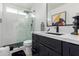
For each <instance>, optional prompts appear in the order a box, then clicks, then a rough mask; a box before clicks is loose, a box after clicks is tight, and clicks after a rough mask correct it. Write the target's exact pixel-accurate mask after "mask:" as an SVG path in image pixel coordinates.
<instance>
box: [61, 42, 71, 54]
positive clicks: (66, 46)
mask: <svg viewBox="0 0 79 59" xmlns="http://www.w3.org/2000/svg"><path fill="white" fill-rule="evenodd" d="M69 45H70V44H69V43H67V42H63V46H62V48H63V56H69V54H70V53H69V51H70V47H69Z"/></svg>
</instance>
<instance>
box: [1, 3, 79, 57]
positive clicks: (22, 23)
mask: <svg viewBox="0 0 79 59" xmlns="http://www.w3.org/2000/svg"><path fill="white" fill-rule="evenodd" d="M71 6H72V7H71ZM78 6H79V3H0V56H72V55H73V56H74V55H75V56H79V52H78V49H79V40H78V39H79V38H78V37H79V36H78V33H79V32H78V29H79V28H78V24H77V25H75V24H74V22H75V21H76V20H77V19H78V18H77V19H75V18H76V17H78V16H79V7H78ZM56 16H60V17H61V18H62V19H63V20H62V21H63V22H62V23H59V24H57V23H56V24H55V22H57V21H58V20H59V18H60V17H58V18H56V20H54V19H55V17H56ZM54 21H55V22H54ZM77 22H78V21H77ZM73 27H76V29H74V28H73ZM76 47H77V48H76ZM70 48H71V49H70ZM72 48H73V49H72ZM45 49H46V50H45ZM65 49H67V50H65ZM65 51H66V52H65ZM74 51H75V52H74ZM72 52H74V53H72Z"/></svg>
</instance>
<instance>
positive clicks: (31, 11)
mask: <svg viewBox="0 0 79 59" xmlns="http://www.w3.org/2000/svg"><path fill="white" fill-rule="evenodd" d="M24 12H25V13H33V12H35V10H24Z"/></svg>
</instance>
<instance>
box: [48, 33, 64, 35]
mask: <svg viewBox="0 0 79 59" xmlns="http://www.w3.org/2000/svg"><path fill="white" fill-rule="evenodd" d="M47 34H52V35H63V34H60V33H47Z"/></svg>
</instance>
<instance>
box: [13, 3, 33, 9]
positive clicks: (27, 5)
mask: <svg viewBox="0 0 79 59" xmlns="http://www.w3.org/2000/svg"><path fill="white" fill-rule="evenodd" d="M33 4H34V3H13V5H15V6H17V7H21V8H25V9H31V8H32V6H33Z"/></svg>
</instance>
